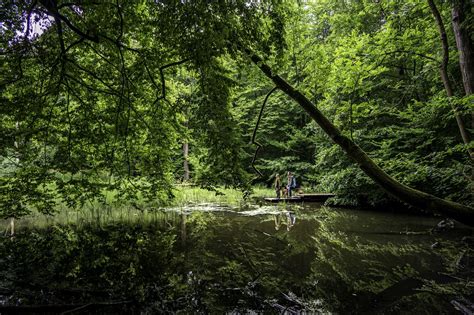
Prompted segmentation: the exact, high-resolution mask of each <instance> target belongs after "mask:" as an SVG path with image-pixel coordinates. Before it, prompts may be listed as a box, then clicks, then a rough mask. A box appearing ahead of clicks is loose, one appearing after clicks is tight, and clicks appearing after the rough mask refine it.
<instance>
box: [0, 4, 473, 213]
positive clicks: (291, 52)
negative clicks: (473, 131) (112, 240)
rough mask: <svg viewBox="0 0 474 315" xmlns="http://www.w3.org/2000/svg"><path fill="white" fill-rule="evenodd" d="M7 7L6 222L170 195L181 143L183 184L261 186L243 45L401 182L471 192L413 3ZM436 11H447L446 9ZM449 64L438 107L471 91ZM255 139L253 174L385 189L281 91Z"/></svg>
mask: <svg viewBox="0 0 474 315" xmlns="http://www.w3.org/2000/svg"><path fill="white" fill-rule="evenodd" d="M2 6H4V8H5V10H2V11H1V13H0V20H1V23H2V24H1V27H0V35H1V38H2V39H1V42H0V50H1V56H0V60H1V64H0V70H1V72H2V78H1V79H0V91H1V96H0V97H1V102H2V104H1V105H2V106H1V108H0V123H1V127H0V135H1V136H0V209H1V210H0V211H1V216H2V217H10V216H14V217H19V216H22V215H24V214H26V213H29V212H30V211H32V210H33V209H37V210H39V211H41V212H44V213H50V212H54V209H55V207H56V206H57V205H60V204H62V205H67V206H71V207H72V206H81V205H83V204H85V203H86V202H88V201H91V200H104V196H105V194H106V192H107V191H109V192H110V191H112V192H113V195H114V196H116V198H117V199H119V200H124V199H126V200H132V201H133V200H139V199H140V200H142V199H143V200H147V201H148V202H152V201H154V202H157V201H158V202H165V201H166V200H168V199H169V198H172V195H173V193H172V189H171V187H172V185H173V184H174V183H176V182H178V181H181V179H182V176H183V170H182V163H183V156H182V151H181V146H182V144H183V142H188V143H189V144H190V157H189V162H190V164H191V172H192V173H191V179H192V181H194V182H196V183H198V184H200V185H202V186H205V187H208V188H211V189H212V188H213V187H215V186H216V185H226V186H233V187H238V188H239V189H241V190H244V191H245V190H248V189H249V186H250V184H251V183H254V182H255V180H254V181H252V179H253V178H254V177H255V174H254V172H253V170H252V168H251V165H250V164H251V160H252V158H253V154H254V150H255V146H254V145H251V144H248V143H249V140H250V137H251V134H252V131H253V128H254V126H255V121H256V117H257V116H258V112H259V110H260V106H261V104H262V102H263V98H264V97H265V94H266V93H268V91H270V89H271V88H272V85H271V83H270V82H268V81H267V80H266V79H264V78H263V77H262V75H261V74H260V73H259V72H258V69H256V68H255V67H254V66H252V65H251V64H250V62H249V61H248V60H247V58H246V57H245V56H243V55H242V54H241V52H240V50H239V49H240V48H241V47H242V46H244V47H250V48H252V49H253V50H254V51H256V52H257V53H259V54H261V56H263V57H264V58H265V59H266V60H267V62H269V63H270V64H271V65H272V66H273V67H274V68H275V69H276V70H277V71H279V72H280V73H283V74H284V75H285V76H286V78H287V79H288V80H289V81H291V82H292V83H293V84H294V85H295V86H296V87H297V88H298V89H300V90H301V91H302V92H304V93H305V94H306V95H308V96H310V98H311V99H312V100H314V102H315V103H316V104H317V105H318V106H319V108H320V109H321V110H322V111H323V112H324V113H325V114H326V115H327V116H328V117H329V118H330V119H331V120H332V121H334V123H335V124H336V125H337V126H338V127H339V128H340V129H341V130H343V132H344V133H345V134H347V135H350V136H351V138H353V139H354V141H355V142H356V143H357V144H359V145H360V146H361V147H362V148H363V149H364V150H365V151H366V152H368V153H369V155H370V156H371V157H373V158H374V159H375V160H377V162H378V163H379V164H380V165H381V166H382V167H383V168H384V169H385V170H386V171H387V172H388V173H390V174H391V175H393V176H395V177H396V178H397V179H398V180H400V181H402V182H404V183H406V184H409V185H411V186H412V187H415V188H419V189H422V190H425V191H427V192H430V193H433V194H435V195H437V196H440V197H446V198H449V199H452V200H457V201H461V202H465V203H468V202H469V200H470V198H471V191H472V182H471V181H470V175H469V174H470V172H471V169H472V166H471V164H470V161H469V160H468V157H467V155H466V148H465V147H464V146H463V145H461V143H462V142H461V140H460V136H459V132H458V131H457V129H456V123H455V120H454V118H453V113H452V110H451V107H450V105H449V103H448V100H447V99H446V97H445V93H444V91H443V89H442V84H441V81H440V78H439V73H438V65H439V60H440V54H441V48H440V42H439V40H438V37H437V36H438V35H437V29H436V24H435V23H434V20H433V18H432V16H431V14H430V11H429V8H428V6H427V4H426V3H425V2H424V1H420V0H411V1H405V2H399V1H391V0H387V1H381V2H375V3H373V2H371V1H355V2H345V1H343V2H333V1H317V2H313V1H307V2H305V1H301V2H294V1H270V0H268V1H258V2H252V1H243V0H241V1H216V2H214V1H213V2H208V1H157V2H145V1H133V2H129V1H127V2H125V1H123V2H121V1H115V2H103V3H102V2H101V3H96V2H88V1H81V2H78V4H76V5H75V4H73V3H72V2H64V1H26V2H9V3H6V4H5V5H4V4H2ZM439 6H440V10H441V12H442V14H443V16H444V18H445V20H446V21H449V12H450V5H449V4H447V3H443V4H440V5H439ZM471 13H472V12H469V14H471ZM469 14H468V15H469ZM471 15H472V14H471ZM471 15H469V18H471ZM27 21H29V22H28V23H27ZM40 25H43V29H42V30H41V31H38V29H39V28H40ZM26 29H29V33H28V31H25V30H26ZM448 29H450V28H448ZM449 35H451V34H449ZM449 40H450V42H451V45H452V47H455V45H454V39H453V37H452V36H449ZM451 52H452V60H455V59H456V56H457V55H456V51H455V50H454V49H453V50H452V51H451ZM458 68H459V67H458V64H457V62H452V63H451V64H450V68H449V71H450V75H451V77H452V78H453V79H454V82H455V83H456V84H455V88H456V91H455V92H456V97H455V98H453V99H451V100H449V102H455V103H456V104H459V105H461V106H462V108H464V110H465V112H466V113H467V112H469V111H472V104H473V103H472V96H471V99H469V98H467V97H462V95H463V93H462V90H461V85H460V83H459V82H460V73H459V69H458ZM466 117H467V115H466ZM257 140H258V142H260V143H261V144H262V145H263V148H262V150H260V152H259V155H258V157H257V161H256V167H257V168H258V169H260V170H261V171H262V172H263V173H264V176H265V177H264V178H259V179H257V180H256V181H260V182H263V183H266V184H270V183H271V181H272V179H273V176H274V175H275V173H277V172H278V173H283V172H285V171H287V170H291V171H295V172H296V175H297V179H298V182H300V183H302V184H303V185H304V186H305V188H308V189H309V187H314V188H315V189H319V190H324V191H331V192H335V193H338V194H339V196H340V197H339V198H338V199H336V200H335V202H338V203H343V204H358V203H367V202H368V203H370V204H380V203H382V202H386V201H387V200H388V199H387V198H388V197H387V196H386V195H385V193H383V192H382V191H381V190H380V189H379V188H377V187H376V186H375V185H374V184H373V182H372V181H371V180H369V179H368V177H366V176H365V175H364V174H363V173H362V171H360V170H359V169H358V168H357V167H356V166H354V165H353V164H352V163H351V162H350V161H349V160H348V158H346V157H345V156H344V154H343V153H342V151H341V150H340V149H339V148H338V147H337V146H336V145H334V144H332V143H331V141H330V140H329V139H328V137H327V136H326V135H325V134H324V133H323V132H322V131H321V130H320V129H319V128H318V127H317V126H316V125H315V124H314V122H311V121H310V119H309V118H308V117H306V115H305V113H303V112H302V110H301V109H299V108H298V107H297V105H295V104H294V103H292V102H291V101H290V100H289V99H287V98H286V97H284V96H283V94H282V93H281V92H279V91H276V92H274V93H273V94H272V95H271V96H270V97H269V101H268V104H267V106H266V108H265V111H264V116H263V118H262V121H261V123H260V126H259V129H258V130H257Z"/></svg>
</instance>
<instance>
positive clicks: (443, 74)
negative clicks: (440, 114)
mask: <svg viewBox="0 0 474 315" xmlns="http://www.w3.org/2000/svg"><path fill="white" fill-rule="evenodd" d="M428 4H429V6H430V8H431V12H432V13H433V16H434V18H435V20H436V24H437V25H438V30H439V34H440V36H441V43H442V45H443V61H442V62H441V80H442V81H443V84H444V88H445V90H446V94H447V95H448V98H451V97H452V96H453V89H452V87H451V83H450V82H449V78H448V63H449V45H448V36H447V35H446V29H445V27H444V23H443V20H442V19H441V15H440V14H439V11H438V8H437V7H436V5H435V3H434V1H433V0H428ZM453 11H454V9H453ZM453 14H454V12H453ZM453 27H454V23H453ZM456 41H457V39H456ZM458 46H459V45H458ZM461 68H462V65H461ZM473 71H474V70H473ZM463 77H464V73H463ZM473 79H474V77H473ZM449 102H450V101H449ZM450 103H451V102H450ZM451 106H452V107H453V111H454V117H455V118H456V122H457V124H458V128H459V133H460V134H461V137H462V140H463V142H464V144H465V145H466V147H467V151H468V153H469V156H470V157H471V159H474V152H473V151H472V150H471V149H470V148H469V142H470V141H471V140H470V137H469V133H468V132H467V130H466V127H465V125H464V121H463V120H462V117H461V114H460V113H459V111H458V109H457V108H456V107H455V106H453V105H452V104H451Z"/></svg>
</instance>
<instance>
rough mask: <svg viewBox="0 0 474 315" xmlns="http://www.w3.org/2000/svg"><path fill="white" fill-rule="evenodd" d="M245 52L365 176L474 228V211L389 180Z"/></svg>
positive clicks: (315, 110)
mask: <svg viewBox="0 0 474 315" xmlns="http://www.w3.org/2000/svg"><path fill="white" fill-rule="evenodd" d="M245 52H246V53H247V54H248V55H249V56H250V58H251V60H252V61H253V62H254V63H255V64H256V65H257V66H258V67H259V68H260V70H261V71H262V72H263V73H264V74H265V75H266V76H267V77H268V78H270V79H271V80H272V81H273V83H275V85H276V86H277V87H278V88H279V89H280V90H282V91H283V92H285V93H286V94H287V95H288V96H289V97H291V98H292V99H293V100H295V101H296V102H297V103H298V104H299V105H300V106H301V107H302V108H303V109H304V110H305V111H306V112H307V113H308V114H309V115H310V116H311V118H312V119H313V120H314V121H315V122H316V123H317V124H318V125H319V126H320V127H321V128H322V129H323V130H324V132H325V133H326V134H327V135H328V136H329V137H330V138H331V139H332V140H333V141H334V142H335V143H336V144H338V145H339V146H340V147H341V148H342V149H343V150H344V151H345V152H346V154H347V155H348V156H349V157H350V158H351V159H352V160H354V161H355V162H356V163H357V164H358V165H359V167H360V168H361V169H362V170H363V171H364V173H365V174H367V175H368V176H369V177H370V178H372V179H373V180H374V181H375V182H376V183H377V184H378V185H379V186H380V187H382V188H383V189H384V190H385V191H387V192H388V193H389V194H391V195H393V196H395V197H396V198H398V199H400V200H402V201H404V202H406V203H408V204H410V205H412V206H415V207H417V208H420V209H424V210H428V211H431V212H433V213H437V214H442V215H445V216H448V217H451V218H453V219H456V220H458V221H460V222H462V223H465V224H468V225H471V226H474V208H472V207H468V206H465V205H462V204H459V203H456V202H452V201H448V200H444V199H441V198H438V197H435V196H433V195H430V194H427V193H425V192H422V191H419V190H416V189H413V188H411V187H408V186H406V185H404V184H402V183H400V182H398V181H397V180H395V179H394V178H392V177H391V176H389V175H388V174H387V173H385V172H384V170H382V169H381V168H380V167H379V166H378V165H377V164H376V163H375V162H374V161H373V160H372V159H371V158H370V157H369V156H368V155H367V153H365V152H364V151H363V150H362V149H361V148H360V147H359V146H358V145H357V144H355V143H354V142H353V141H351V140H350V139H349V138H348V137H346V136H344V135H343V134H342V133H341V132H340V131H339V129H338V128H337V127H336V126H334V125H333V124H332V123H331V122H330V121H329V120H328V119H327V118H326V116H324V115H323V114H322V113H321V111H319V109H318V108H317V107H316V105H314V104H313V103H312V102H311V101H310V100H309V99H308V98H307V97H306V96H304V95H303V94H302V93H301V92H299V91H298V90H296V89H295V88H293V86H291V85H290V84H289V83H288V82H286V81H285V80H284V79H283V78H282V77H280V76H279V75H278V74H276V73H273V71H272V69H271V68H270V67H269V66H268V65H267V64H265V63H264V62H263V60H262V59H261V58H260V57H259V56H257V55H255V54H254V53H252V52H251V51H250V50H248V49H246V50H245Z"/></svg>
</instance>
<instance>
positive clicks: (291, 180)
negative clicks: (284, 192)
mask: <svg viewBox="0 0 474 315" xmlns="http://www.w3.org/2000/svg"><path fill="white" fill-rule="evenodd" d="M286 188H287V189H288V197H290V198H291V192H292V191H293V189H295V188H296V178H295V176H293V174H292V173H291V172H288V182H287V185H286Z"/></svg>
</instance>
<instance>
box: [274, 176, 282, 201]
mask: <svg viewBox="0 0 474 315" xmlns="http://www.w3.org/2000/svg"><path fill="white" fill-rule="evenodd" d="M273 187H274V188H275V192H276V196H277V198H278V199H280V191H281V180H280V175H279V174H276V176H275V183H274V184H273Z"/></svg>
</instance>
